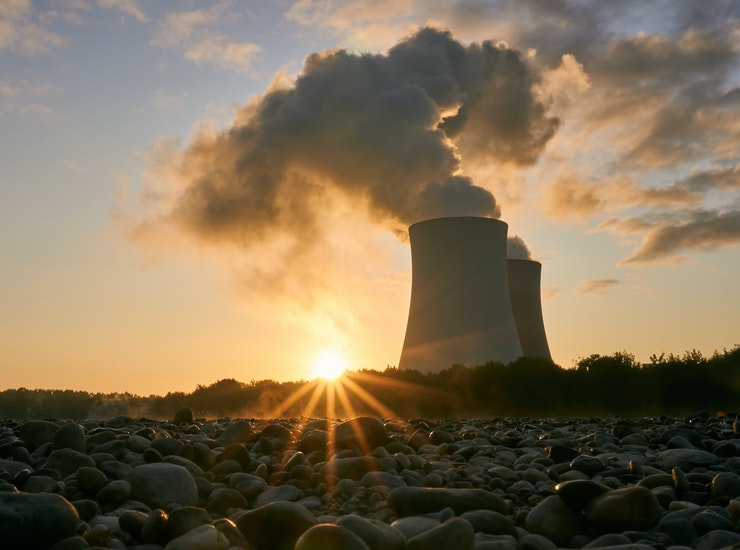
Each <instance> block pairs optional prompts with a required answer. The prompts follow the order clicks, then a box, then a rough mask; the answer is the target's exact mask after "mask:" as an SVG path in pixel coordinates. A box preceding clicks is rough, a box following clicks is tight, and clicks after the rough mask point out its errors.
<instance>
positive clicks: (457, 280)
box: [398, 217, 522, 372]
mask: <svg viewBox="0 0 740 550" xmlns="http://www.w3.org/2000/svg"><path fill="white" fill-rule="evenodd" d="M507 227H508V226H507V225H506V223H504V222H502V221H500V220H494V219H490V218H477V217H452V218H436V219H431V220H426V221H422V222H419V223H416V224H414V225H412V226H411V227H410V228H409V237H410V240H411V303H410V306H409V318H408V324H407V327H406V337H405V339H404V343H403V350H402V352H401V359H400V361H399V363H398V367H399V368H401V369H416V370H419V371H421V372H435V371H439V370H442V369H446V368H449V367H450V366H451V365H453V364H461V363H462V364H466V365H473V364H480V363H485V362H487V361H491V360H494V361H501V362H504V363H508V362H510V361H513V360H515V359H517V358H518V357H520V356H521V355H522V348H521V346H520V344H519V336H518V334H517V328H516V323H515V321H514V315H513V313H512V309H511V302H510V299H509V287H508V282H507V268H506V231H507Z"/></svg>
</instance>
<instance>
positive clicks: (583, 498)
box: [555, 479, 610, 510]
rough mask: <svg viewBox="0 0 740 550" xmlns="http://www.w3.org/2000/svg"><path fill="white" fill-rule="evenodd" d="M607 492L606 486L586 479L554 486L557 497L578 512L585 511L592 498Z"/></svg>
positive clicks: (563, 482) (562, 482)
mask: <svg viewBox="0 0 740 550" xmlns="http://www.w3.org/2000/svg"><path fill="white" fill-rule="evenodd" d="M609 490H610V489H609V487H607V486H606V485H602V484H601V483H597V482H595V481H591V480H587V479H573V480H570V481H561V482H560V483H558V484H557V485H555V491H556V492H557V494H558V496H559V497H560V498H561V499H563V500H564V501H565V502H566V503H567V504H568V505H569V506H571V507H573V508H576V509H579V510H582V509H585V508H586V505H587V504H588V502H589V501H590V500H591V499H592V498H594V497H595V496H598V495H600V494H602V493H606V492H608V491H609Z"/></svg>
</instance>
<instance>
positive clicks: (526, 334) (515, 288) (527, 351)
mask: <svg viewBox="0 0 740 550" xmlns="http://www.w3.org/2000/svg"><path fill="white" fill-rule="evenodd" d="M506 265H507V268H508V272H509V296H510V298H511V309H512V310H513V312H514V320H515V321H516V328H517V332H518V333H519V342H520V344H521V345H522V351H523V352H524V356H525V357H544V358H545V359H552V357H551V356H550V347H549V346H548V345H547V335H546V334H545V323H544V322H543V320H542V301H541V299H540V275H541V273H542V264H541V263H540V262H535V261H532V260H507V262H506Z"/></svg>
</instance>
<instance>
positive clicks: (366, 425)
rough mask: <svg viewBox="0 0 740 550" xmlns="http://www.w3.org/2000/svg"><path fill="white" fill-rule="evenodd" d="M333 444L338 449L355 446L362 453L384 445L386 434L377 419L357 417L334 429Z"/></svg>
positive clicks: (386, 438)
mask: <svg viewBox="0 0 740 550" xmlns="http://www.w3.org/2000/svg"><path fill="white" fill-rule="evenodd" d="M334 438H335V444H336V446H337V447H339V448H343V447H347V446H350V445H352V444H355V445H357V446H358V447H359V448H360V450H361V451H362V452H363V453H369V452H370V451H372V450H373V449H375V448H376V447H381V446H383V445H385V443H386V441H387V440H388V434H387V433H386V431H385V426H384V425H383V424H382V423H381V422H380V420H378V419H377V418H373V417H370V416H358V417H356V418H352V419H350V420H345V421H344V422H340V423H339V424H337V425H336V426H335V427H334Z"/></svg>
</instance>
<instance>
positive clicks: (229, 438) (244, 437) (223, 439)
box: [216, 420, 252, 447]
mask: <svg viewBox="0 0 740 550" xmlns="http://www.w3.org/2000/svg"><path fill="white" fill-rule="evenodd" d="M251 435H252V426H251V425H250V424H249V422H248V421H247V420H237V421H235V422H232V423H230V424H229V425H228V426H226V428H225V429H224V431H223V432H222V433H221V435H220V436H218V438H216V443H218V445H220V446H222V447H226V446H228V445H231V444H232V443H246V442H247V441H249V438H250V436H251Z"/></svg>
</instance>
